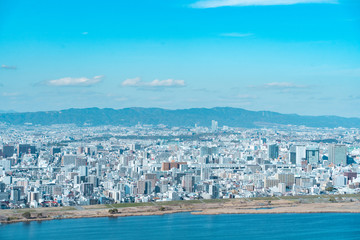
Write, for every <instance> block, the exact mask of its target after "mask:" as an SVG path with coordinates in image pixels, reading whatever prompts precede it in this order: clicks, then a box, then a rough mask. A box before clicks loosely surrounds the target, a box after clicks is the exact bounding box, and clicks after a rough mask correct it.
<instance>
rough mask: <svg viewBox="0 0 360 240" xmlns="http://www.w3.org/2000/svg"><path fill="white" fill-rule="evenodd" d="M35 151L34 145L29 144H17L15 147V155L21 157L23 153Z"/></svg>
mask: <svg viewBox="0 0 360 240" xmlns="http://www.w3.org/2000/svg"><path fill="white" fill-rule="evenodd" d="M35 152H36V149H35V146H31V145H30V144H19V146H18V149H17V155H18V156H19V157H21V156H22V155H23V154H35Z"/></svg>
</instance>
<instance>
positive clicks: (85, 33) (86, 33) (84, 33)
mask: <svg viewBox="0 0 360 240" xmlns="http://www.w3.org/2000/svg"><path fill="white" fill-rule="evenodd" d="M81 34H82V35H88V34H89V33H88V32H83V33H81Z"/></svg>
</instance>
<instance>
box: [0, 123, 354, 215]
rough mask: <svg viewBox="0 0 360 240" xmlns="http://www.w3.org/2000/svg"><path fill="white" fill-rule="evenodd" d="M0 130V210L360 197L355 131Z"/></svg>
mask: <svg viewBox="0 0 360 240" xmlns="http://www.w3.org/2000/svg"><path fill="white" fill-rule="evenodd" d="M219 124H221V123H218V122H217V121H215V120H214V121H212V122H211V123H209V126H210V127H203V126H194V127H188V128H185V127H167V126H165V125H157V126H151V125H141V124H138V125H136V126H134V127H121V126H97V127H89V126H81V127H79V126H75V125H52V126H32V125H31V124H27V125H24V126H10V125H5V124H4V125H1V126H0V143H1V152H0V205H1V208H3V209H6V208H27V207H31V208H37V207H48V206H76V205H91V204H105V203H108V204H111V203H123V202H150V201H154V202H156V201H173V200H190V199H215V198H249V197H262V196H286V195H317V194H335V193H336V194H342V193H359V192H360V177H358V173H360V168H359V161H360V138H359V130H358V129H345V128H336V129H326V128H316V129H315V128H307V127H301V126H278V127H276V128H258V129H244V128H232V127H227V126H221V125H219Z"/></svg>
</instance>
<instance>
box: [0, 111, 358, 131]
mask: <svg viewBox="0 0 360 240" xmlns="http://www.w3.org/2000/svg"><path fill="white" fill-rule="evenodd" d="M211 120H216V121H218V122H219V126H222V125H227V126H231V127H245V128H252V127H260V126H274V125H289V124H290V125H304V126H308V127H329V128H334V127H345V128H352V127H354V128H360V118H344V117H337V116H319V117H315V116H300V115H296V114H281V113H276V112H269V111H248V110H245V109H241V108H230V107H216V108H210V109H209V108H191V109H179V110H167V109H161V108H124V109H118V110H116V109H111V108H104V109H99V108H85V109H73V108H72V109H67V110H62V111H48V112H26V113H0V122H5V123H9V124H13V125H23V124H27V123H32V124H34V125H37V124H40V125H51V124H76V125H84V124H89V125H92V126H99V125H121V126H134V125H136V124H137V123H141V124H153V125H157V124H165V125H167V126H194V125H195V124H198V125H200V126H210V125H211Z"/></svg>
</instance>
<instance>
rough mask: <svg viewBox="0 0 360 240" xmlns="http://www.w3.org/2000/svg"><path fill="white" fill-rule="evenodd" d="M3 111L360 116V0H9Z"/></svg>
mask: <svg viewBox="0 0 360 240" xmlns="http://www.w3.org/2000/svg"><path fill="white" fill-rule="evenodd" d="M0 66H1V67H0V84H1V86H0V101H1V102H2V107H1V108H0V109H2V110H15V111H39V110H60V109H66V108H72V107H76V108H84V107H101V108H104V107H111V108H123V107H162V108H169V109H177V108H191V107H216V106H230V107H241V108H246V109H249V110H270V111H278V112H282V113H298V114H306V115H340V116H348V117H350V116H352V117H360V108H358V106H359V104H360V1H358V0H208V1H207V0H204V1H196V0H194V1H190V0H158V1H148V0H139V1H81V0H78V1H67V0H63V1H48V0H46V1H36V0H35V1H25V0H24V1H23V0H0Z"/></svg>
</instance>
